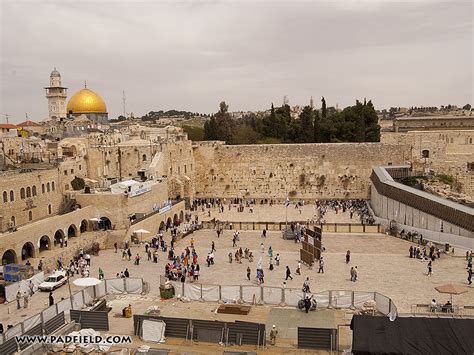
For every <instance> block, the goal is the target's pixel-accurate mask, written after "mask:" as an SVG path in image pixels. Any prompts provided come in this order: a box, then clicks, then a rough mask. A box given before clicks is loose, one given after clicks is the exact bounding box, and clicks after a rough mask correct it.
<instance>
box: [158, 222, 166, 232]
mask: <svg viewBox="0 0 474 355" xmlns="http://www.w3.org/2000/svg"><path fill="white" fill-rule="evenodd" d="M159 230H160V231H164V230H165V222H164V221H161V223H160V229H159Z"/></svg>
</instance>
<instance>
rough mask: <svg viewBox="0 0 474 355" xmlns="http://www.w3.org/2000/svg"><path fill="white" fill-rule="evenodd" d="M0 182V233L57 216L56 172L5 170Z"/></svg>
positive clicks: (59, 198)
mask: <svg viewBox="0 0 474 355" xmlns="http://www.w3.org/2000/svg"><path fill="white" fill-rule="evenodd" d="M0 179H1V182H2V183H1V188H0V193H1V194H2V198H1V205H0V206H1V207H0V232H5V231H7V230H13V229H14V228H15V227H18V226H21V225H25V224H28V223H31V222H34V221H37V220H40V219H43V218H45V217H48V216H52V215H55V214H57V213H59V211H60V209H61V205H62V203H63V198H64V197H63V192H62V191H61V188H60V184H61V177H60V174H59V171H58V169H48V170H36V171H35V170H31V171H22V170H16V171H7V172H3V173H1V175H0Z"/></svg>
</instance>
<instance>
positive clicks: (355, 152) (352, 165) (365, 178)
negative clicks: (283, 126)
mask: <svg viewBox="0 0 474 355" xmlns="http://www.w3.org/2000/svg"><path fill="white" fill-rule="evenodd" d="M410 158H411V148H410V146H408V145H392V144H380V143H340V144H278V145H240V146H232V145H230V146H228V145H224V144H223V143H222V142H206V143H204V142H202V143H199V144H198V145H195V146H194V160H195V165H196V197H197V198H206V197H228V198H230V197H242V198H261V199H272V198H273V199H285V198H286V197H287V196H289V197H290V198H293V199H299V198H301V199H324V198H327V199H330V198H339V199H342V198H363V199H367V198H369V192H370V182H369V176H370V174H371V171H372V167H373V166H378V165H399V164H404V163H405V162H406V161H409V160H410Z"/></svg>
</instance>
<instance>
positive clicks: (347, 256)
mask: <svg viewBox="0 0 474 355" xmlns="http://www.w3.org/2000/svg"><path fill="white" fill-rule="evenodd" d="M350 261H351V251H350V250H348V251H347V252H346V264H349V262H350Z"/></svg>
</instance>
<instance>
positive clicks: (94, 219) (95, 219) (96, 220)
mask: <svg viewBox="0 0 474 355" xmlns="http://www.w3.org/2000/svg"><path fill="white" fill-rule="evenodd" d="M89 221H92V222H100V220H99V219H98V218H95V217H94V218H89Z"/></svg>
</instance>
